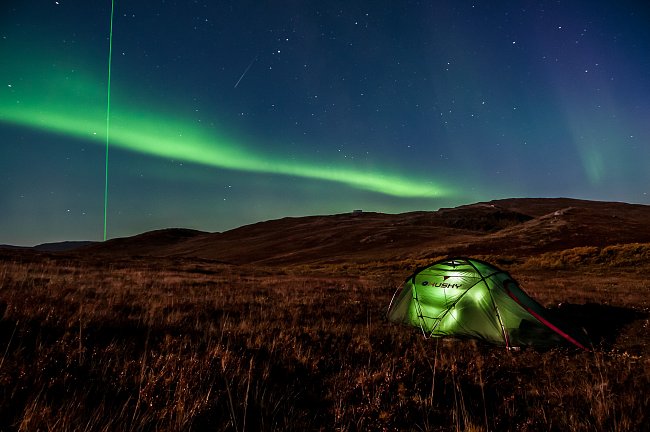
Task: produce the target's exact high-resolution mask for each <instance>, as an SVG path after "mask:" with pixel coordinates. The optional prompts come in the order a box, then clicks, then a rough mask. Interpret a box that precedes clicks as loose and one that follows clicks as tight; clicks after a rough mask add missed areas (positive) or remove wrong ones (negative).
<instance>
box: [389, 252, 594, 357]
mask: <svg viewBox="0 0 650 432" xmlns="http://www.w3.org/2000/svg"><path fill="white" fill-rule="evenodd" d="M388 319H389V320H390V321H393V322H396V323H401V324H407V325H411V326H415V327H419V328H421V329H422V331H423V332H424V334H426V335H429V336H434V337H444V336H452V337H461V338H475V339H480V340H484V341H487V342H490V343H494V344H498V345H505V346H506V347H507V348H511V347H514V346H537V347H548V346H553V345H557V344H561V343H564V342H569V343H571V344H573V345H575V346H577V347H580V348H582V349H585V350H587V348H586V346H587V345H588V342H587V341H585V340H584V337H583V336H582V335H580V334H579V333H577V332H575V331H574V330H572V329H569V328H568V327H566V326H563V327H564V328H560V327H558V326H557V325H556V324H554V323H552V322H551V321H550V320H549V318H548V311H547V310H546V309H545V308H544V307H543V306H542V305H540V304H539V303H537V302H536V301H535V300H533V299H532V298H530V297H529V296H528V295H527V294H526V293H525V292H524V291H523V290H522V289H521V288H519V286H518V285H517V283H516V282H515V281H514V280H513V279H512V277H511V276H510V275H509V274H508V273H507V272H505V271H503V270H500V269H498V268H496V267H494V266H492V265H491V264H488V263H486V262H483V261H479V260H475V259H469V258H453V259H445V260H441V261H438V262H435V263H433V264H431V265H428V266H426V267H422V268H420V269H418V270H416V271H415V273H413V274H412V275H411V276H409V277H408V278H407V279H406V281H405V282H404V284H403V285H402V287H401V288H400V289H398V291H397V292H396V293H395V295H394V296H393V299H392V300H391V303H390V306H389V308H388Z"/></svg>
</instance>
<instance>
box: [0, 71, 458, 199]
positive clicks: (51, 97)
mask: <svg viewBox="0 0 650 432" xmlns="http://www.w3.org/2000/svg"><path fill="white" fill-rule="evenodd" d="M42 70H43V68H38V67H36V65H34V67H32V68H31V69H30V71H32V72H31V73H30V74H29V75H28V74H25V78H24V84H22V85H16V86H13V87H12V88H11V89H1V90H0V121H2V122H5V123H11V124H16V125H22V126H26V127H32V128H38V129H41V130H45V131H49V132H53V133H58V134H63V135H67V136H73V137H78V138H83V139H88V140H90V141H93V142H101V141H102V138H103V136H102V135H103V133H101V131H102V129H103V128H105V127H106V124H105V117H106V113H105V112H103V110H101V109H99V108H98V106H97V100H98V99H100V98H101V99H103V98H104V97H105V96H106V95H105V94H104V95H102V94H101V92H100V91H99V89H100V88H102V87H103V86H102V85H98V83H97V82H96V81H95V80H94V79H92V77H89V76H85V75H84V71H83V70H79V69H76V70H75V71H74V75H71V74H70V72H68V70H67V69H66V68H64V67H57V68H56V69H53V68H49V69H48V70H49V73H48V74H46V75H44V74H43V73H42V72H41V71H42ZM113 105H114V106H112V107H111V112H110V144H111V147H112V148H113V149H115V148H121V149H125V150H128V151H133V152H138V153H142V154H146V155H150V156H156V157H162V158H167V159H175V160H179V161H185V162H193V163H197V164H202V165H207V166H212V167H215V168H224V169H231V170H237V171H245V172H254V173H267V174H279V175H288V176H296V177H302V178H309V179H315V180H324V181H329V182H336V183H339V184H344V185H347V186H349V187H353V188H356V189H361V190H368V191H373V192H377V193H381V194H385V195H391V196H396V197H407V198H415V197H443V196H450V195H452V194H456V192H455V191H454V190H453V189H451V188H449V187H446V186H443V185H442V184H441V183H438V182H436V181H434V180H433V179H432V178H431V177H430V176H429V175H427V174H425V172H426V171H422V172H417V173H413V174H409V175H405V174H403V173H398V172H394V171H393V172H391V171H390V170H387V169H385V168H382V167H378V166H375V167H371V168H368V167H365V166H364V167H359V166H358V165H354V163H352V162H350V163H348V162H345V163H343V162H340V161H331V162H330V163H326V162H314V161H309V160H294V159H291V158H287V157H283V155H281V154H278V153H269V152H264V151H261V150H258V149H253V148H252V147H253V146H256V147H258V148H259V147H262V146H261V144H262V143H249V144H250V146H248V147H247V146H246V143H244V142H243V141H242V140H233V139H229V138H227V137H225V136H223V135H221V134H220V133H219V131H216V130H214V129H212V128H210V127H204V126H202V125H200V124H199V123H197V122H196V121H192V120H183V119H182V118H181V117H180V116H178V115H177V114H176V113H175V114H174V115H165V114H162V113H155V112H153V110H151V109H137V108H134V107H133V106H132V105H128V106H127V105H126V104H119V105H117V106H115V104H113ZM152 105H153V104H152ZM424 165H426V164H424ZM424 165H423V166H424ZM428 169H430V167H429V168H428ZM429 172H431V171H429Z"/></svg>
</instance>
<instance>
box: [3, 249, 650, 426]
mask: <svg viewBox="0 0 650 432" xmlns="http://www.w3.org/2000/svg"><path fill="white" fill-rule="evenodd" d="M395 266H396V267H397V268H402V267H406V266H407V265H406V263H405V262H403V263H397V264H395ZM369 267H372V266H366V267H365V268H364V269H363V271H361V269H360V268H359V267H356V266H354V265H348V266H347V267H346V268H345V269H343V268H342V267H341V266H340V265H339V266H337V267H333V266H332V267H327V266H320V267H318V268H309V267H301V268H286V269H277V268H276V269H259V268H245V267H231V266H225V265H219V264H211V263H209V262H192V261H153V260H140V261H138V260H135V261H128V262H126V261H113V262H108V263H103V262H97V261H93V260H90V259H89V260H87V261H78V260H77V261H75V260H72V259H70V258H63V257H59V258H55V257H47V256H43V257H32V258H30V257H22V258H18V257H16V258H11V257H5V258H3V261H2V262H0V287H1V289H0V316H1V317H2V320H1V321H0V354H1V355H2V358H1V359H0V430H21V431H33V430H56V431H66V430H89V431H95V430H99V431H102V430H106V431H108V430H132V431H141V430H178V431H181V430H217V431H218V430H224V431H225V430H235V431H243V430H251V431H258V430H259V431H264V430H301V431H305V430H338V431H356V430H413V431H427V430H428V431H438V430H457V431H486V430H497V431H503V430H520V431H537V430H558V431H561V430H584V431H593V430H620V431H638V430H644V429H645V430H648V424H649V421H650V415H649V414H648V413H649V412H650V361H649V359H650V357H649V356H648V354H649V349H648V347H647V332H648V316H647V315H643V313H644V312H648V306H649V305H648V303H647V302H648V299H649V298H650V286H649V285H648V282H646V281H645V280H644V279H643V278H642V276H641V274H640V273H638V272H626V271H624V269H622V270H617V274H615V275H611V274H610V273H608V272H607V270H606V268H604V267H599V268H596V269H595V270H593V269H592V270H590V271H589V273H587V274H577V273H575V272H573V273H570V272H564V273H558V272H557V271H553V272H547V273H546V274H539V273H538V272H534V271H532V270H530V268H529V267H527V266H526V265H524V266H520V267H515V271H513V272H512V273H513V276H515V277H516V278H518V279H519V280H520V281H521V282H522V285H523V286H524V288H525V289H526V290H527V291H528V292H529V293H530V294H532V295H533V296H534V297H536V298H538V300H540V302H542V303H544V304H545V305H547V306H553V305H557V304H558V303H567V302H568V303H572V304H574V310H577V311H579V312H580V311H581V312H582V313H583V314H584V315H588V314H587V312H589V311H590V309H588V308H587V309H584V308H583V309H580V305H584V304H586V303H590V302H591V303H595V304H597V305H600V307H601V309H602V308H604V309H602V310H600V312H602V313H605V314H610V315H616V317H617V318H618V321H617V320H613V321H610V322H609V324H610V325H609V327H616V328H615V329H614V331H610V332H609V333H608V332H606V331H604V330H603V329H600V331H601V334H599V335H597V336H598V337H599V339H598V343H600V345H598V346H596V349H595V350H594V352H591V353H587V352H578V351H574V350H571V349H566V348H557V349H553V350H549V351H545V352H538V351H535V350H524V351H520V352H507V351H505V350H504V349H502V348H499V347H492V346H484V345H480V344H477V343H475V342H472V341H450V340H432V339H424V338H423V337H422V335H421V334H419V333H418V332H417V331H416V330H415V329H409V328H405V327H400V326H396V325H394V324H391V323H388V322H386V320H385V319H384V313H385V310H386V307H387V305H388V302H389V301H390V298H391V295H392V294H393V291H394V288H395V287H396V285H397V284H399V283H400V282H401V281H402V280H403V279H404V278H405V277H406V276H407V275H408V271H410V270H412V269H413V268H411V269H409V270H406V272H397V271H393V270H390V265H386V266H384V267H372V271H368V268H369ZM576 308H577V309H576ZM608 308H609V309H608ZM557 309H558V311H560V310H562V308H557ZM600 312H599V313H600ZM626 314H627V315H626ZM626 316H627V317H628V318H629V319H624V318H625V317H626ZM586 318H587V319H592V320H594V322H596V321H597V319H599V320H601V321H602V320H607V319H609V318H610V316H602V317H601V316H598V317H593V316H591V317H590V316H586ZM593 328H597V327H593Z"/></svg>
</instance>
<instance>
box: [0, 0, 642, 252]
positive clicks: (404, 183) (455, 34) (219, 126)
mask: <svg viewBox="0 0 650 432" xmlns="http://www.w3.org/2000/svg"><path fill="white" fill-rule="evenodd" d="M7 9H8V10H7V11H6V13H3V14H2V16H1V17H0V24H2V25H0V29H1V30H0V36H1V37H0V49H2V52H3V53H5V55H6V58H7V59H8V62H7V67H6V68H3V69H2V70H0V84H1V85H0V136H1V137H2V144H0V171H1V172H2V173H3V175H2V177H0V178H1V179H2V180H1V181H0V207H1V208H2V212H0V244H8V245H19V246H20V245H28V244H31V245H39V244H43V243H57V242H62V241H100V240H101V239H102V228H103V219H102V218H103V215H104V199H105V198H106V199H107V201H108V206H107V213H106V217H107V222H108V225H107V229H108V236H107V237H108V238H109V239H110V238H118V237H128V236H132V235H136V234H138V233H143V232H148V231H152V230H157V229H165V228H169V227H171V226H177V227H182V228H187V229H198V230H201V231H206V232H223V231H227V230H230V229H234V228H237V227H241V226H245V225H248V224H251V223H257V222H263V221H268V220H274V219H278V218H282V217H303V216H315V215H329V214H343V213H347V212H351V211H352V210H353V209H363V210H364V211H369V212H371V211H375V212H380V213H388V214H396V213H404V212H410V211H435V210H437V209H439V208H443V207H456V206H459V205H468V204H473V203H476V202H485V201H491V200H496V199H507V198H510V197H532V196H535V197H542V198H543V197H559V196H566V197H574V198H575V199H586V200H595V201H607V202H626V203H634V204H644V205H648V204H650V197H649V196H648V192H650V189H649V188H650V171H648V170H647V167H646V166H645V165H646V164H647V161H648V160H650V127H649V126H648V124H647V121H646V120H647V118H648V115H649V114H650V102H649V101H650V97H649V96H650V77H648V75H647V73H646V71H647V70H648V69H649V68H650V58H648V56H647V55H646V53H647V52H648V51H649V50H650V29H649V28H648V27H647V25H646V23H647V22H648V20H649V19H650V8H647V7H645V5H644V4H643V3H641V2H636V1H625V2H619V3H617V4H611V3H610V2H606V1H596V2H588V1H577V2H572V3H571V4H570V5H565V4H558V3H557V2H550V1H544V2H541V3H536V4H535V5H534V7H531V8H528V7H524V6H520V7H512V6H508V5H495V4H480V3H478V2H477V3H473V4H471V3H467V4H457V3H455V2H442V3H436V4H425V5H423V4H420V3H418V2H411V1H407V2H402V3H399V4H394V3H392V2H385V1H380V2H369V1H364V2H360V3H356V4H348V3H346V2H342V1H341V2H332V3H328V4H325V5H317V6H314V5H308V4H299V5H296V4H289V3H287V4H280V5H276V7H272V6H268V5H258V4H256V3H254V2H253V3H250V4H249V3H247V2H244V3H242V2H221V3H219V4H216V5H212V4H210V5H202V7H200V5H195V4H192V5H182V6H177V5H171V4H166V3H164V2H160V3H158V2H154V3H151V2H148V3H147V4H122V3H121V2H116V3H115V15H114V20H113V34H112V36H113V41H112V51H113V54H112V66H111V68H112V69H111V73H112V78H111V88H110V136H109V140H108V141H109V143H108V144H109V159H108V166H109V168H108V195H107V196H105V195H104V186H105V183H104V181H105V176H104V174H105V173H104V167H105V162H106V161H105V145H106V138H107V137H106V134H107V129H108V127H107V117H109V116H108V113H107V78H108V74H107V72H108V71H107V68H108V66H109V64H108V62H107V59H108V50H109V24H110V12H111V3H110V2H105V3H104V4H101V5H98V4H68V3H67V2H54V3H50V4H47V5H40V4H39V5H36V3H32V2H31V1H27V2H21V3H20V4H13V5H12V6H11V7H9V8H7ZM26 52H28V53H30V54H29V55H28V56H26V55H25V53H26Z"/></svg>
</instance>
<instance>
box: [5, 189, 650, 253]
mask: <svg viewBox="0 0 650 432" xmlns="http://www.w3.org/2000/svg"><path fill="white" fill-rule="evenodd" d="M518 200H571V201H583V202H590V203H607V204H626V205H642V206H645V205H649V204H643V203H630V202H623V201H600V200H589V199H582V198H570V197H514V198H500V199H496V200H489V201H477V202H473V203H466V204H460V205H458V206H454V207H440V208H438V209H435V210H408V211H404V212H378V211H373V210H365V209H351V210H350V211H347V212H340V213H329V214H325V213H322V214H307V215H286V216H280V217H277V218H271V219H264V220H257V221H253V222H250V223H244V224H241V225H236V226H233V227H230V228H226V229H223V230H217V231H206V230H201V229H195V228H187V227H183V226H168V227H160V228H153V229H150V230H146V231H141V232H134V233H131V234H127V235H123V236H119V237H111V238H108V239H106V240H102V239H99V240H89V239H61V240H54V241H47V242H39V243H34V244H30V245H18V244H9V243H2V242H0V248H1V247H10V248H11V247H16V248H35V247H39V246H47V245H59V244H65V243H102V242H106V241H110V240H115V239H126V238H131V237H136V236H138V235H142V234H147V233H153V232H158V231H166V230H187V231H197V232H200V233H202V234H222V233H226V232H229V231H232V230H236V229H239V228H244V227H247V226H251V225H256V224H263V223H266V222H272V221H278V220H283V219H301V218H312V217H333V216H344V215H353V214H354V213H355V212H357V211H361V212H362V213H364V214H369V213H371V214H381V215H389V216H399V215H406V214H409V213H417V212H430V213H435V212H438V211H440V210H446V209H455V208H459V207H465V206H474V205H479V204H490V203H493V202H498V201H518Z"/></svg>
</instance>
